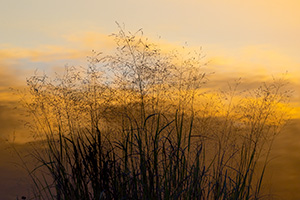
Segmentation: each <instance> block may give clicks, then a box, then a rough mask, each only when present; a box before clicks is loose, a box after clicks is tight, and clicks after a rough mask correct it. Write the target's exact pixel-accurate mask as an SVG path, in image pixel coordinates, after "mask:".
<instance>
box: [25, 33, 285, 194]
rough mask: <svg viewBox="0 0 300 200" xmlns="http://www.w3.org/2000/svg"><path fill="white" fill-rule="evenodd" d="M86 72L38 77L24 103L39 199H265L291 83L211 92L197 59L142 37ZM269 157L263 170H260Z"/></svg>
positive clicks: (126, 38)
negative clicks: (267, 175) (266, 176)
mask: <svg viewBox="0 0 300 200" xmlns="http://www.w3.org/2000/svg"><path fill="white" fill-rule="evenodd" d="M113 37H114V38H115V40H116V46H117V48H116V53H115V54H112V55H102V54H99V53H96V52H94V54H93V56H91V57H90V58H89V66H88V67H87V69H82V68H74V67H71V68H66V70H65V72H64V74H62V75H57V77H55V78H54V79H53V80H51V79H50V78H49V77H47V76H46V75H42V76H39V75H34V76H32V77H30V78H29V79H28V80H27V84H28V88H29V91H30V94H29V95H28V96H24V97H23V98H22V99H21V100H22V103H23V105H24V106H25V108H27V111H28V113H29V114H30V116H31V117H32V119H33V121H32V122H31V126H30V127H31V129H32V131H33V132H34V133H35V134H36V137H37V139H38V140H39V142H38V143H37V144H38V145H36V146H35V147H34V152H33V153H32V156H34V157H35V159H36V160H37V161H38V162H39V166H37V167H36V168H35V169H34V170H32V172H31V173H30V176H31V178H32V180H33V183H34V193H33V196H32V198H31V199H58V200H60V199H64V200H67V199H72V200H74V199H95V200H99V199H259V198H261V197H263V194H262V193H261V187H262V183H263V176H264V171H265V168H266V166H267V162H268V160H269V158H268V156H269V152H270V149H271V145H272V141H273V140H274V138H275V136H276V135H277V134H278V132H279V131H280V129H281V127H282V126H283V125H284V123H285V121H286V119H287V115H286V114H287V113H286V112H285V109H284V108H285V103H286V102H287V101H288V91H285V90H284V83H283V81H276V80H274V82H273V83H270V84H263V85H262V86H261V87H259V88H258V89H257V90H253V91H248V92H246V93H239V92H238V86H239V83H236V84H234V85H232V86H230V87H229V90H228V92H226V93H217V94H214V95H211V94H205V93H203V90H201V88H202V87H203V86H205V84H206V81H207V80H208V77H207V75H206V74H205V73H204V72H203V71H202V67H203V66H204V65H205V63H203V62H202V56H201V54H199V53H197V52H196V53H192V54H191V53H190V54H186V55H185V56H182V55H181V54H180V53H176V52H172V53H171V54H165V53H162V52H161V50H160V49H159V48H158V47H157V46H155V45H154V44H151V43H149V42H148V41H147V40H146V39H144V38H143V36H142V32H141V31H138V32H137V33H135V34H131V33H126V32H125V31H124V30H123V29H122V28H120V31H119V33H117V34H114V35H113ZM262 158H264V159H265V161H264V162H263V163H264V165H263V168H262V169H261V168H258V167H257V165H258V161H259V159H262Z"/></svg>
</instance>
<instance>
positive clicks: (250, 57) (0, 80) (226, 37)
mask: <svg viewBox="0 0 300 200" xmlns="http://www.w3.org/2000/svg"><path fill="white" fill-rule="evenodd" d="M299 19H300V1H298V0H264V1H261V0H251V1H250V0H245V1H240V0H205V1H204V0H185V1H182V0H181V1H180V0H151V1H147V0H109V1H108V0H106V1H104V0H86V1H80V0H72V1H71V0H63V1H61V0H52V1H45V0H26V1H20V0H9V1H8V0H7V1H5V0H0V120H1V126H2V132H1V133H0V134H1V135H0V137H3V138H6V137H10V135H11V133H12V132H15V130H16V127H19V126H21V125H20V124H18V123H17V119H15V117H14V114H15V111H11V112H8V110H9V109H10V108H11V107H12V105H13V104H14V102H16V101H17V98H16V97H15V96H14V95H12V93H11V90H10V89H9V88H10V87H14V88H18V87H22V86H24V85H25V80H26V78H28V77H29V76H30V75H32V74H33V73H34V71H35V70H36V69H38V70H39V71H42V72H43V71H46V72H51V71H59V70H61V69H62V68H64V66H65V65H75V66H77V65H86V64H87V61H86V57H87V56H89V55H91V50H92V49H94V50H96V51H107V50H110V49H112V48H113V47H114V43H113V42H112V40H111V37H108V35H110V34H112V33H115V32H117V31H118V27H117V25H116V23H115V22H118V23H120V24H125V27H126V30H129V31H132V32H134V31H136V30H138V29H140V28H142V29H143V32H144V35H145V36H146V37H149V38H150V39H151V40H153V41H158V42H159V43H160V44H161V45H162V46H165V47H169V48H170V47H180V46H182V45H185V44H187V45H188V46H189V47H191V48H198V47H202V51H203V53H204V54H205V55H206V57H205V59H206V60H208V61H209V66H208V67H210V68H211V69H213V70H214V71H215V78H213V80H215V81H217V82H218V81H219V82H221V81H223V82H226V81H230V80H232V79H235V78H236V79H237V78H240V77H241V78H242V80H244V82H245V84H247V83H260V82H262V81H266V80H268V79H270V78H271V77H272V76H275V77H279V76H281V75H282V74H285V73H286V72H287V75H286V76H285V77H286V78H287V79H288V80H289V82H290V86H291V88H292V89H293V90H294V94H293V96H292V99H291V104H292V106H294V108H295V109H294V113H293V115H294V116H293V118H300V87H299V86H300V56H299V52H300V37H299V35H300V20H299ZM7 113H9V114H7ZM11 127H14V128H13V129H12V128H11ZM16 134H17V135H20V137H21V136H22V134H24V133H23V131H19V132H17V133H16ZM3 140H4V139H3ZM20 141H26V139H24V138H21V139H20Z"/></svg>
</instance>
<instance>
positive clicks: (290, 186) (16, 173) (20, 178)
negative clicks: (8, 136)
mask: <svg viewBox="0 0 300 200" xmlns="http://www.w3.org/2000/svg"><path fill="white" fill-rule="evenodd" d="M0 131H1V132H2V131H3V129H2V130H1V129H0ZM6 131H7V129H6ZM15 131H17V130H15ZM2 135H4V134H3V133H2ZM15 147H16V148H17V149H18V151H19V152H20V153H21V155H22V157H23V158H25V159H28V158H27V157H26V154H27V153H28V149H29V146H28V144H18V145H16V146H15ZM271 158H272V160H271V162H270V164H269V166H268V169H267V172H266V175H265V186H264V187H263V190H264V191H265V192H266V193H271V194H273V195H272V199H284V200H288V199H291V200H293V199H295V200H296V199H300V192H299V188H300V119H295V120H291V122H290V123H289V125H288V126H287V127H286V128H285V130H284V131H283V132H282V133H281V134H280V135H279V136H278V137H277V138H276V141H275V143H274V145H273V149H272V154H271ZM29 191H30V179H29V177H28V175H27V173H26V171H25V170H24V169H22V165H21V162H20V161H19V159H18V157H17V155H16V154H15V153H14V151H13V150H12V148H11V147H9V145H8V144H7V143H6V142H5V141H3V140H0V200H16V199H17V197H19V199H21V197H22V196H27V195H28V193H29Z"/></svg>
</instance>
